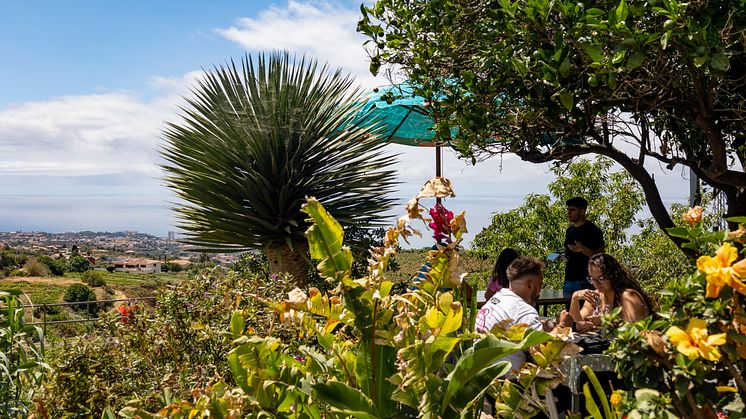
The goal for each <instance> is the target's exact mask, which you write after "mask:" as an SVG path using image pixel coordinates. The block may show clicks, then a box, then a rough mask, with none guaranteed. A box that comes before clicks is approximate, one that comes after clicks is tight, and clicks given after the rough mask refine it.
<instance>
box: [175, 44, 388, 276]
mask: <svg viewBox="0 0 746 419" xmlns="http://www.w3.org/2000/svg"><path fill="white" fill-rule="evenodd" d="M352 84H353V79H352V78H351V77H350V76H345V75H342V73H341V71H340V70H337V71H336V72H330V71H329V69H328V67H327V66H326V65H324V66H323V67H321V68H319V66H318V65H317V63H316V62H315V61H313V60H306V59H296V58H291V57H290V56H289V54H288V53H275V54H271V55H269V56H265V55H261V56H259V57H258V58H257V59H256V60H253V59H252V58H250V57H248V56H247V57H245V58H244V59H243V60H242V61H241V63H240V65H239V66H237V65H236V64H235V63H234V62H233V61H231V62H230V63H229V64H226V65H223V66H217V67H215V68H214V70H213V71H208V72H206V73H205V74H204V76H203V77H202V79H201V80H200V81H199V82H198V85H197V87H196V88H194V89H193V92H192V93H193V97H192V98H187V102H188V104H189V106H188V107H186V108H184V109H183V112H184V113H183V116H182V120H181V121H180V123H178V124H176V123H169V124H168V127H167V128H166V129H165V131H164V136H165V139H166V145H165V146H164V149H163V151H162V155H163V157H164V158H165V160H166V161H167V163H166V164H165V165H164V168H165V170H166V171H167V172H168V173H169V175H168V176H167V177H166V182H167V185H168V187H170V188H171V189H173V190H174V191H175V192H176V193H177V195H178V196H179V197H180V198H181V199H182V200H183V201H184V202H183V203H180V204H177V206H176V208H175V209H176V211H177V212H178V214H179V216H180V219H181V224H180V227H181V228H183V229H184V230H186V231H187V239H186V242H187V243H190V244H192V245H195V246H196V247H197V248H199V249H200V250H203V251H212V252H226V251H244V250H247V249H262V250H266V252H267V256H268V258H269V263H270V271H271V272H272V273H279V272H290V273H291V274H292V275H293V276H294V277H295V279H296V281H297V282H298V284H299V285H301V286H303V285H305V283H306V277H307V269H308V262H307V261H308V257H307V256H306V253H307V244H306V240H305V237H304V233H305V231H306V229H307V227H308V223H307V222H306V216H305V215H304V214H302V213H301V212H300V208H301V205H302V204H303V203H304V202H305V199H306V197H309V196H313V197H316V198H317V199H318V200H319V201H321V202H323V203H324V206H325V207H326V208H327V209H328V211H329V212H330V213H331V214H333V215H334V217H336V218H337V220H339V221H340V223H342V224H343V225H360V224H368V223H375V222H376V221H377V220H378V219H379V217H380V216H381V213H382V212H383V211H384V210H385V209H387V208H388V207H389V206H390V205H391V203H392V202H393V200H392V199H391V198H389V197H388V196H387V193H388V192H389V191H390V190H391V188H392V186H393V185H394V181H393V175H394V173H393V171H391V170H386V169H385V168H386V167H388V166H389V165H391V164H392V163H393V161H394V158H393V157H391V156H388V155H384V154H383V152H382V149H381V147H383V144H382V143H381V142H380V141H377V139H376V135H375V134H376V132H375V131H376V128H375V127H366V128H359V127H347V129H344V130H342V129H339V127H340V126H343V125H344V123H345V121H347V120H348V118H350V116H351V115H352V114H353V113H354V112H356V111H358V110H359V108H360V99H359V97H358V93H359V91H358V90H355V89H352Z"/></svg>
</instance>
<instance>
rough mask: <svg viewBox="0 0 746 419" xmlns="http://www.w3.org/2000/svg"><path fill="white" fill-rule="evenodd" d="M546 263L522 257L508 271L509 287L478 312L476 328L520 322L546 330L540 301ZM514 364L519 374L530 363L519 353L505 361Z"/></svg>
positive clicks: (487, 329)
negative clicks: (539, 306)
mask: <svg viewBox="0 0 746 419" xmlns="http://www.w3.org/2000/svg"><path fill="white" fill-rule="evenodd" d="M543 268H544V264H543V263H541V262H539V260H537V259H536V258H532V257H528V256H520V257H518V258H517V259H516V260H514V261H513V262H512V263H511V264H510V265H509V266H508V270H507V274H508V281H510V282H509V286H508V288H502V289H500V291H498V292H497V293H495V295H493V296H492V298H490V300H489V301H487V303H485V304H484V306H483V307H482V309H481V310H479V313H477V320H476V329H477V331H478V332H482V333H485V332H489V331H490V330H491V329H492V328H493V327H494V326H495V325H496V324H498V323H501V322H505V323H504V325H505V326H506V327H510V326H513V325H516V324H519V323H523V324H527V325H528V327H530V328H532V329H536V330H542V323H541V320H540V319H539V313H538V312H537V311H536V308H535V306H536V302H537V300H538V299H539V294H540V293H541V286H542V284H543V282H544V275H543V273H542V269H543ZM503 360H505V361H510V363H511V365H512V370H514V371H517V370H518V369H519V368H520V367H521V364H523V363H524V362H525V361H526V354H525V353H524V352H523V351H519V352H515V353H513V354H510V355H508V356H506V357H505V358H503Z"/></svg>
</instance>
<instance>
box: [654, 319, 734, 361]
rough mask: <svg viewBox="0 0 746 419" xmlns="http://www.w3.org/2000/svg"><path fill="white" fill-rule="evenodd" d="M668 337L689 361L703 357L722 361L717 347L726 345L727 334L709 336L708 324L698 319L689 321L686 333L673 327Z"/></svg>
mask: <svg viewBox="0 0 746 419" xmlns="http://www.w3.org/2000/svg"><path fill="white" fill-rule="evenodd" d="M666 336H668V339H669V340H670V341H671V343H672V344H674V345H676V350H677V351H679V352H681V353H682V354H684V355H686V356H687V357H689V359H696V358H699V357H702V358H704V359H706V360H708V361H717V360H719V359H720V350H718V348H717V346H719V345H722V344H724V343H725V333H718V334H715V335H708V333H707V323H706V322H705V321H704V320H702V319H698V318H696V317H695V318H693V319H691V320H689V325H688V326H687V327H686V331H683V330H681V329H679V328H678V327H676V326H672V327H671V328H670V329H668V331H666Z"/></svg>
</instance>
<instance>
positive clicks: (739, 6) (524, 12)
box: [358, 0, 746, 228]
mask: <svg viewBox="0 0 746 419" xmlns="http://www.w3.org/2000/svg"><path fill="white" fill-rule="evenodd" d="M362 10H363V17H362V19H361V21H360V23H359V25H358V29H359V31H361V32H362V33H364V34H366V35H367V36H369V37H370V39H371V41H372V42H370V43H369V45H370V46H371V48H370V53H371V57H372V63H371V70H372V71H373V72H377V71H378V69H379V67H380V66H381V65H395V66H396V68H398V69H400V70H401V71H403V72H404V73H405V74H406V75H407V76H408V77H409V78H410V79H411V81H412V82H413V84H414V85H417V86H420V88H419V89H418V91H417V93H418V94H420V95H423V96H425V97H428V98H430V99H432V104H433V107H432V108H433V113H434V115H435V118H436V120H437V121H438V125H439V129H440V130H441V132H443V133H444V134H447V133H448V132H449V131H448V129H449V127H451V126H458V127H459V129H460V131H459V140H460V141H459V142H458V145H457V148H458V149H459V150H460V151H461V152H463V153H464V154H466V155H471V156H472V158H473V159H474V161H476V157H478V156H479V155H480V154H483V153H486V154H488V155H492V154H496V153H506V152H510V153H515V154H517V155H518V156H520V157H521V158H522V159H524V160H527V161H531V162H547V161H552V160H559V161H566V160H569V159H572V158H573V157H575V156H579V155H583V154H590V153H593V154H600V155H604V156H607V157H609V158H611V159H613V160H614V161H616V162H617V163H619V164H620V165H621V166H622V167H624V168H625V169H626V170H627V171H628V172H629V173H630V175H632V177H634V178H635V180H636V181H637V182H639V184H640V186H641V187H642V189H643V191H644V193H645V198H646V201H647V205H648V207H649V208H650V211H651V213H652V215H653V216H654V218H655V220H656V222H657V223H658V225H659V226H660V227H662V228H667V227H672V226H673V225H674V223H673V222H672V220H671V218H670V215H669V213H668V212H667V211H666V207H665V206H664V204H663V201H662V199H661V194H660V190H659V189H658V186H657V185H656V182H655V179H654V177H653V175H652V174H651V173H650V170H649V168H650V167H652V166H653V165H655V163H658V164H659V165H660V166H665V167H667V168H668V169H671V170H672V169H674V167H675V166H677V165H683V166H688V167H689V168H691V170H692V171H693V172H694V173H695V174H696V175H697V176H699V178H700V179H702V181H704V182H705V183H706V184H708V185H710V186H711V187H713V188H714V189H717V190H719V191H722V193H723V194H724V195H725V197H726V199H727V215H728V216H735V215H743V214H746V172H745V171H744V168H746V148H745V146H744V144H745V143H746V1H744V0H692V1H689V2H686V3H684V2H679V1H678V0H595V1H591V2H576V1H571V0H518V1H510V0H492V1H474V0H452V1H440V0H436V1H432V0H406V1H404V0H379V1H377V2H375V4H374V5H372V6H371V7H363V9H362ZM495 140H498V141H495Z"/></svg>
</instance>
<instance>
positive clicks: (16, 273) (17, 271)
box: [10, 269, 27, 276]
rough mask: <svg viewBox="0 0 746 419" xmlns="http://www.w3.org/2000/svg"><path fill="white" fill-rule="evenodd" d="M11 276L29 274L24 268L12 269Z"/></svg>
mask: <svg viewBox="0 0 746 419" xmlns="http://www.w3.org/2000/svg"><path fill="white" fill-rule="evenodd" d="M10 276H27V275H26V271H24V270H23V269H13V270H12V271H10Z"/></svg>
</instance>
